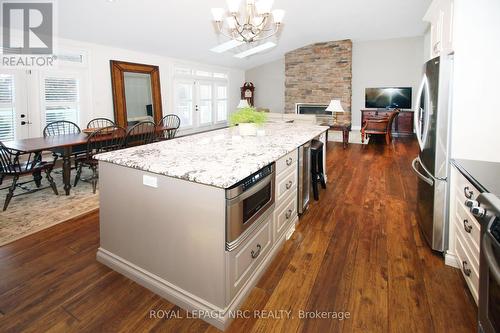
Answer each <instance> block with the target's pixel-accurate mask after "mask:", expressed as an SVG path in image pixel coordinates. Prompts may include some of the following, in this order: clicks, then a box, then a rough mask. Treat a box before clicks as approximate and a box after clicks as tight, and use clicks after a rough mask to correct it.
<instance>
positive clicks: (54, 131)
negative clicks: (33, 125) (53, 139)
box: [43, 120, 81, 137]
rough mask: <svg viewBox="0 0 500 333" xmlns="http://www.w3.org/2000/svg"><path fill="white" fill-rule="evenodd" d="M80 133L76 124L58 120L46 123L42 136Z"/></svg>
mask: <svg viewBox="0 0 500 333" xmlns="http://www.w3.org/2000/svg"><path fill="white" fill-rule="evenodd" d="M79 133H81V130H80V127H78V125H77V124H75V123H73V122H71V121H67V120H58V121H54V122H51V123H48V124H47V126H45V128H44V129H43V136H44V137H47V136H55V135H66V134H79Z"/></svg>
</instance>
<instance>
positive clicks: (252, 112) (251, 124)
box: [229, 106, 267, 136]
mask: <svg viewBox="0 0 500 333" xmlns="http://www.w3.org/2000/svg"><path fill="white" fill-rule="evenodd" d="M266 120H267V115H266V114H265V113H264V112H258V111H257V110H256V109H255V108H253V107H250V106H248V107H244V108H241V109H238V111H236V112H235V113H233V114H231V116H230V119H229V122H230V124H231V126H236V125H238V129H239V132H240V135H241V136H251V135H257V127H258V126H262V125H263V124H264V123H265V122H266Z"/></svg>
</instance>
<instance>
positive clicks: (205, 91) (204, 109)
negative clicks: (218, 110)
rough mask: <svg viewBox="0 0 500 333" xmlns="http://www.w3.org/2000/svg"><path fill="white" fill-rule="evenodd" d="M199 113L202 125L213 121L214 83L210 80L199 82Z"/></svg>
mask: <svg viewBox="0 0 500 333" xmlns="http://www.w3.org/2000/svg"><path fill="white" fill-rule="evenodd" d="M198 87H199V94H198V99H199V102H198V103H199V106H198V108H199V110H198V111H199V114H200V121H199V124H200V125H208V124H211V123H212V105H213V100H212V87H213V85H212V83H210V82H199V83H198Z"/></svg>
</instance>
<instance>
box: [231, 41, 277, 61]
mask: <svg viewBox="0 0 500 333" xmlns="http://www.w3.org/2000/svg"><path fill="white" fill-rule="evenodd" d="M275 46H276V43H273V42H266V43H264V44H260V45H259V46H256V47H253V48H251V49H248V50H246V51H243V52H241V53H238V54H236V55H235V57H236V58H240V59H241V58H246V57H248V56H251V55H253V54H256V53H259V52H262V51H264V50H267V49H270V48H272V47H275Z"/></svg>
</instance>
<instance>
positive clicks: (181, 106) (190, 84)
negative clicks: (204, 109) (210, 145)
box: [174, 80, 195, 128]
mask: <svg viewBox="0 0 500 333" xmlns="http://www.w3.org/2000/svg"><path fill="white" fill-rule="evenodd" d="M194 88H195V82H194V81H191V80H176V81H175V83H174V90H175V91H174V113H175V114H176V115H177V116H179V118H180V120H181V124H180V125H181V127H184V128H190V127H193V126H194V118H195V117H194V112H195V108H194V105H195V104H194V98H195V96H194V95H195V94H194V90H195V89H194Z"/></svg>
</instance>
